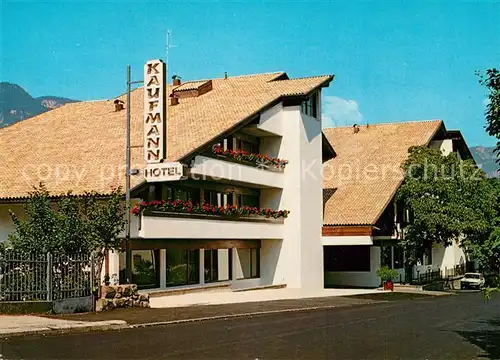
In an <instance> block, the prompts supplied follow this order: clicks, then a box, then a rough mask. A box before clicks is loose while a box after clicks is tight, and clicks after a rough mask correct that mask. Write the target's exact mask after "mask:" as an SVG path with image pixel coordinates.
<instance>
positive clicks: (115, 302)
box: [113, 298, 125, 308]
mask: <svg viewBox="0 0 500 360" xmlns="http://www.w3.org/2000/svg"><path fill="white" fill-rule="evenodd" d="M124 305H125V299H123V298H121V299H114V300H113V306H114V307H115V308H121V307H123V306H124Z"/></svg>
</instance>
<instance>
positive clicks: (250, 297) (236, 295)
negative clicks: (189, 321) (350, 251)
mask: <svg viewBox="0 0 500 360" xmlns="http://www.w3.org/2000/svg"><path fill="white" fill-rule="evenodd" d="M376 293H380V290H376V289H320V290H316V291H304V290H302V289H291V288H282V289H257V290H250V291H231V289H227V290H224V291H221V290H218V291H204V292H194V293H186V294H181V295H175V296H172V295H165V296H158V297H156V296H155V297H151V299H150V304H151V307H152V308H176V307H183V306H186V307H188V306H189V307H191V306H200V305H222V304H241V303H251V302H264V301H281V300H305V299H312V298H323V297H325V298H326V297H328V298H332V297H340V296H352V295H364V294H376Z"/></svg>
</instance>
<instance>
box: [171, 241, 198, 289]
mask: <svg viewBox="0 0 500 360" xmlns="http://www.w3.org/2000/svg"><path fill="white" fill-rule="evenodd" d="M199 261H200V251H199V250H183V249H167V286H179V285H189V284H198V283H199V282H200V271H199V269H200V264H199Z"/></svg>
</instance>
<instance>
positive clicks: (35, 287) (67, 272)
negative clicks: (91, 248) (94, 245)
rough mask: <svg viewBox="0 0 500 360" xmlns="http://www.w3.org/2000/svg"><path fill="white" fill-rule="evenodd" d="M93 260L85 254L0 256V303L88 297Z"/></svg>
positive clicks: (14, 254)
mask: <svg viewBox="0 0 500 360" xmlns="http://www.w3.org/2000/svg"><path fill="white" fill-rule="evenodd" d="M93 284H94V261H93V259H92V257H91V256H90V255H88V254H74V255H57V256H52V255H51V254H33V255H26V254H18V253H15V252H10V251H7V252H6V253H4V254H0V301H53V300H61V299H68V298H75V297H83V296H90V295H91V294H92V286H93Z"/></svg>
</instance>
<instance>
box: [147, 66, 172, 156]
mask: <svg viewBox="0 0 500 360" xmlns="http://www.w3.org/2000/svg"><path fill="white" fill-rule="evenodd" d="M166 70H167V69H166V65H165V63H164V62H163V61H161V60H149V61H148V62H147V63H146V65H144V160H146V163H147V164H155V163H159V162H161V161H162V160H164V159H165V156H166V154H165V138H166V136H165V135H166V134H165V131H166V129H165V121H166V111H165V105H166V104H165V86H166V79H165V76H166Z"/></svg>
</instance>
